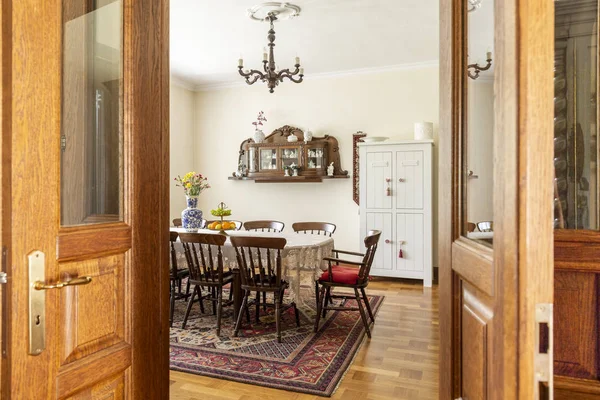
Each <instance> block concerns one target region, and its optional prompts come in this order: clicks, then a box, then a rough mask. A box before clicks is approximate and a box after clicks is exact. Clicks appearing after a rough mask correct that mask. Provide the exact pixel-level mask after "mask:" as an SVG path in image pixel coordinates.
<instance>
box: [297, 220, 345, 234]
mask: <svg viewBox="0 0 600 400" xmlns="http://www.w3.org/2000/svg"><path fill="white" fill-rule="evenodd" d="M335 228H336V226H335V224H332V223H330V222H294V223H293V224H292V229H293V230H294V232H296V233H300V232H304V233H305V234H308V233H310V234H311V235H324V236H329V237H331V235H333V233H334V232H335Z"/></svg>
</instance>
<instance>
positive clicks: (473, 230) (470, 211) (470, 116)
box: [461, 0, 496, 246]
mask: <svg viewBox="0 0 600 400" xmlns="http://www.w3.org/2000/svg"><path fill="white" fill-rule="evenodd" d="M465 3H466V7H467V11H466V18H467V24H466V25H467V27H466V29H467V34H466V38H467V40H466V41H467V44H466V50H467V54H466V71H465V78H464V79H465V82H466V89H465V92H464V96H465V99H464V104H465V107H464V109H465V110H466V115H465V116H464V117H463V124H464V127H463V129H462V132H463V137H462V146H463V149H462V167H463V168H462V171H463V176H462V185H461V187H462V189H463V194H462V201H463V207H462V212H463V218H462V220H463V231H462V234H463V235H466V236H467V237H468V238H470V239H473V240H477V241H480V242H481V243H483V244H485V245H486V246H491V244H492V242H493V236H494V223H493V221H494V213H493V208H494V193H493V188H494V70H495V63H496V62H495V60H494V55H493V47H494V1H492V0H487V1H484V2H480V3H478V4H479V5H478V6H477V7H473V6H472V5H471V2H468V1H466V2H465Z"/></svg>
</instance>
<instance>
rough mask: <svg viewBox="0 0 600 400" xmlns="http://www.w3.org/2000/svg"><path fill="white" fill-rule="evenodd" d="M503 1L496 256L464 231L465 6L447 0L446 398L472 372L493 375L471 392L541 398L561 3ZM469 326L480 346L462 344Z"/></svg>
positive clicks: (443, 35)
mask: <svg viewBox="0 0 600 400" xmlns="http://www.w3.org/2000/svg"><path fill="white" fill-rule="evenodd" d="M494 6H495V9H494V14H495V21H494V23H495V43H494V49H495V50H494V53H495V54H494V61H495V76H494V93H495V104H494V152H495V156H494V215H495V217H494V248H493V251H492V250H490V249H488V250H486V249H483V248H482V247H481V246H478V245H476V244H475V243H472V242H470V241H469V240H467V239H465V238H463V237H461V230H462V221H463V218H462V215H463V214H464V212H465V209H464V208H461V201H460V199H461V196H462V193H461V191H462V190H463V188H462V187H461V185H462V184H464V183H463V182H461V173H462V171H461V168H462V167H461V164H462V163H461V157H462V154H463V153H464V152H463V150H464V149H463V148H462V143H461V139H460V132H461V131H462V130H463V129H464V128H465V126H466V119H465V112H464V110H463V107H466V105H463V99H464V98H465V92H466V83H465V79H466V78H465V75H466V72H465V70H464V68H465V66H466V54H465V51H464V41H463V37H464V36H465V34H466V26H465V25H466V23H465V21H466V5H465V2H464V1H461V0H441V1H440V153H439V157H440V162H439V164H440V170H439V182H440V190H439V194H440V199H439V238H440V240H439V258H440V271H439V273H440V398H441V399H447V398H449V399H454V398H458V397H460V396H461V395H462V394H461V393H462V390H463V389H464V386H465V385H466V384H465V383H464V381H463V380H462V375H461V374H462V373H464V372H465V371H466V373H470V372H469V371H471V373H473V374H475V375H474V376H479V375H477V374H479V373H481V374H482V375H481V376H479V378H476V379H483V380H484V382H483V386H482V387H480V386H478V385H479V384H478V383H476V382H473V383H469V384H468V386H469V387H468V390H470V391H471V393H481V394H482V396H484V397H483V398H494V399H504V398H522V399H529V398H534V396H535V391H536V390H538V385H536V384H535V378H534V373H533V367H534V366H533V360H534V341H535V335H534V333H535V327H536V325H535V321H534V311H535V310H534V307H535V304H536V303H546V302H549V303H551V302H552V298H553V297H552V284H553V283H552V282H553V281H552V250H551V249H552V226H551V223H552V189H553V187H552V169H551V168H552V163H551V161H552V156H551V155H552V154H553V149H552V135H551V132H552V125H551V122H552V116H553V114H552V110H553V107H552V104H551V99H552V95H551V92H548V90H551V89H552V86H551V84H552V61H553V58H552V41H551V39H552V35H545V33H546V32H547V30H548V29H552V27H551V25H552V24H551V23H548V18H549V17H550V16H551V15H552V14H550V13H551V11H552V7H553V4H552V2H546V1H544V0H532V1H529V2H517V0H505V1H502V2H495V3H494ZM540 32H543V33H544V34H541V33H540ZM549 93H550V94H549ZM463 207H464V206H463ZM453 263H454V265H453ZM465 324H466V325H465ZM467 331H468V332H467ZM469 332H470V333H469ZM467 333H468V334H469V335H471V334H472V335H474V336H473V338H475V339H476V342H478V343H479V344H474V343H471V342H469V341H465V342H464V343H463V341H462V337H463V335H466V334H467ZM469 337H470V336H469ZM473 346H475V347H473ZM461 349H462V350H463V354H466V353H465V352H467V353H469V354H478V355H481V356H482V357H485V358H486V361H485V362H484V363H483V364H481V366H480V367H479V369H477V368H476V369H473V368H472V365H473V363H474V362H475V363H476V362H480V360H475V359H473V357H471V356H469V357H471V358H468V359H463V358H464V357H466V356H465V355H463V356H462V357H461ZM480 369H482V370H483V371H481V370H480ZM517 382H518V384H517Z"/></svg>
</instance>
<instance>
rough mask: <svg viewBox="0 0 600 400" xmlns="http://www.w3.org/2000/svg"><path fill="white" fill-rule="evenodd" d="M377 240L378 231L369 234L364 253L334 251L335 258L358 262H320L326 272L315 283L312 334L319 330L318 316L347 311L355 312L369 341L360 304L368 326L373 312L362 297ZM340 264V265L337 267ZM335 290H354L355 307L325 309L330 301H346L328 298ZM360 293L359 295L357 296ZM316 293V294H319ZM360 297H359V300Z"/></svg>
mask: <svg viewBox="0 0 600 400" xmlns="http://www.w3.org/2000/svg"><path fill="white" fill-rule="evenodd" d="M380 236H381V231H369V233H368V234H367V237H366V238H365V247H366V249H367V250H366V252H365V253H364V254H362V253H355V252H351V251H343V250H334V251H335V252H336V253H337V254H340V253H341V254H348V255H353V256H359V257H362V260H361V261H349V260H341V259H340V258H339V256H338V257H335V258H334V257H325V258H324V260H326V261H328V268H327V271H326V272H324V273H323V275H321V277H320V278H319V280H318V281H317V284H316V286H317V289H319V287H320V290H317V293H316V300H317V318H316V320H315V332H317V331H318V329H319V321H320V318H321V313H322V314H323V317H325V315H326V312H327V310H347V311H359V312H360V317H361V319H362V321H363V324H364V326H365V331H366V333H367V336H368V337H369V338H371V331H370V329H369V321H368V320H367V317H366V315H365V310H364V308H363V305H362V303H363V302H364V303H365V306H366V308H367V312H368V313H369V318H370V319H371V321H372V322H375V317H374V315H373V311H372V310H371V305H370V304H369V299H368V298H367V295H366V293H365V288H366V287H367V285H368V284H369V273H370V271H371V265H372V264H373V259H374V257H375V251H376V250H377V243H378V242H379V237H380ZM340 264H343V265H340ZM335 287H343V288H351V289H354V298H355V299H356V303H357V306H358V307H344V306H343V305H341V306H332V305H329V299H330V298H344V299H345V298H347V297H348V295H345V296H344V295H333V294H331V289H332V288H335ZM359 290H360V294H359ZM319 291H320V293H319ZM361 294H362V297H361Z"/></svg>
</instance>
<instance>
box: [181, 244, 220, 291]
mask: <svg viewBox="0 0 600 400" xmlns="http://www.w3.org/2000/svg"><path fill="white" fill-rule="evenodd" d="M179 239H180V240H181V243H182V244H183V251H184V253H185V258H186V260H187V263H188V268H189V270H190V279H191V280H192V281H197V282H206V283H214V284H216V283H219V284H222V283H223V252H222V251H221V247H222V246H223V245H224V244H225V241H226V240H227V237H226V236H224V235H213V234H203V233H180V234H179Z"/></svg>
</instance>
